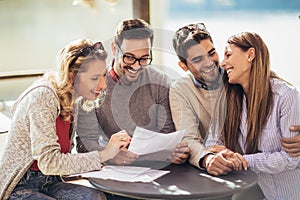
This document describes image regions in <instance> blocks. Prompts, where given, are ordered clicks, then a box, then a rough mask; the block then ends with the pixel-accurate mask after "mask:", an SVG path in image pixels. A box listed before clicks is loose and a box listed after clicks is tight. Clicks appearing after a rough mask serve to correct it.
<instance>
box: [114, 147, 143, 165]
mask: <svg viewBox="0 0 300 200" xmlns="http://www.w3.org/2000/svg"><path fill="white" fill-rule="evenodd" d="M137 158H138V155H137V154H135V153H133V152H131V151H128V150H127V149H126V148H122V149H121V151H120V152H119V153H118V154H117V155H116V156H115V157H114V158H113V159H111V160H109V163H111V164H115V165H130V164H131V163H132V162H134V161H135V160H136V159H137Z"/></svg>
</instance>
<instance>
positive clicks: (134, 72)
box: [124, 66, 141, 74]
mask: <svg viewBox="0 0 300 200" xmlns="http://www.w3.org/2000/svg"><path fill="white" fill-rule="evenodd" d="M124 69H126V70H127V71H128V72H129V73H131V74H136V73H138V72H139V71H140V70H141V68H139V69H138V70H135V69H133V68H132V67H130V66H125V67H124Z"/></svg>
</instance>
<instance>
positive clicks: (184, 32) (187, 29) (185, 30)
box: [176, 23, 210, 38]
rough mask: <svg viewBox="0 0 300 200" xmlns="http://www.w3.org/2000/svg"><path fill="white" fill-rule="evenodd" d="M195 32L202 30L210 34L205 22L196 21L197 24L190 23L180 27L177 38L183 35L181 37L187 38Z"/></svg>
mask: <svg viewBox="0 0 300 200" xmlns="http://www.w3.org/2000/svg"><path fill="white" fill-rule="evenodd" d="M194 32H200V33H201V32H202V33H205V34H208V35H210V34H209V32H208V31H207V29H206V27H205V25H204V23H196V24H190V25H188V26H184V27H182V28H180V29H179V30H178V31H177V32H176V34H177V38H179V37H181V38H186V37H187V36H188V35H189V34H190V33H194Z"/></svg>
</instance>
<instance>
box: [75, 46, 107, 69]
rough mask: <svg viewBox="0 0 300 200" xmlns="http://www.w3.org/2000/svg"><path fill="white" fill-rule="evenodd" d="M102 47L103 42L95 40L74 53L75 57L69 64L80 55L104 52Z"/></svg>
mask: <svg viewBox="0 0 300 200" xmlns="http://www.w3.org/2000/svg"><path fill="white" fill-rule="evenodd" d="M104 52H105V51H104V47H103V44H102V43H101V42H96V43H95V44H93V45H92V46H87V47H84V48H82V49H80V51H79V52H78V53H77V54H76V56H75V58H74V59H73V60H72V62H71V64H70V66H72V65H74V64H75V62H76V60H77V59H78V58H79V57H80V56H84V57H86V56H88V55H90V54H93V53H99V54H100V55H102V54H104Z"/></svg>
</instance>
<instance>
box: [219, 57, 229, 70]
mask: <svg viewBox="0 0 300 200" xmlns="http://www.w3.org/2000/svg"><path fill="white" fill-rule="evenodd" d="M220 65H221V67H223V68H224V69H225V70H226V66H227V65H226V62H225V59H224V60H222V62H221V64H220Z"/></svg>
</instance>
